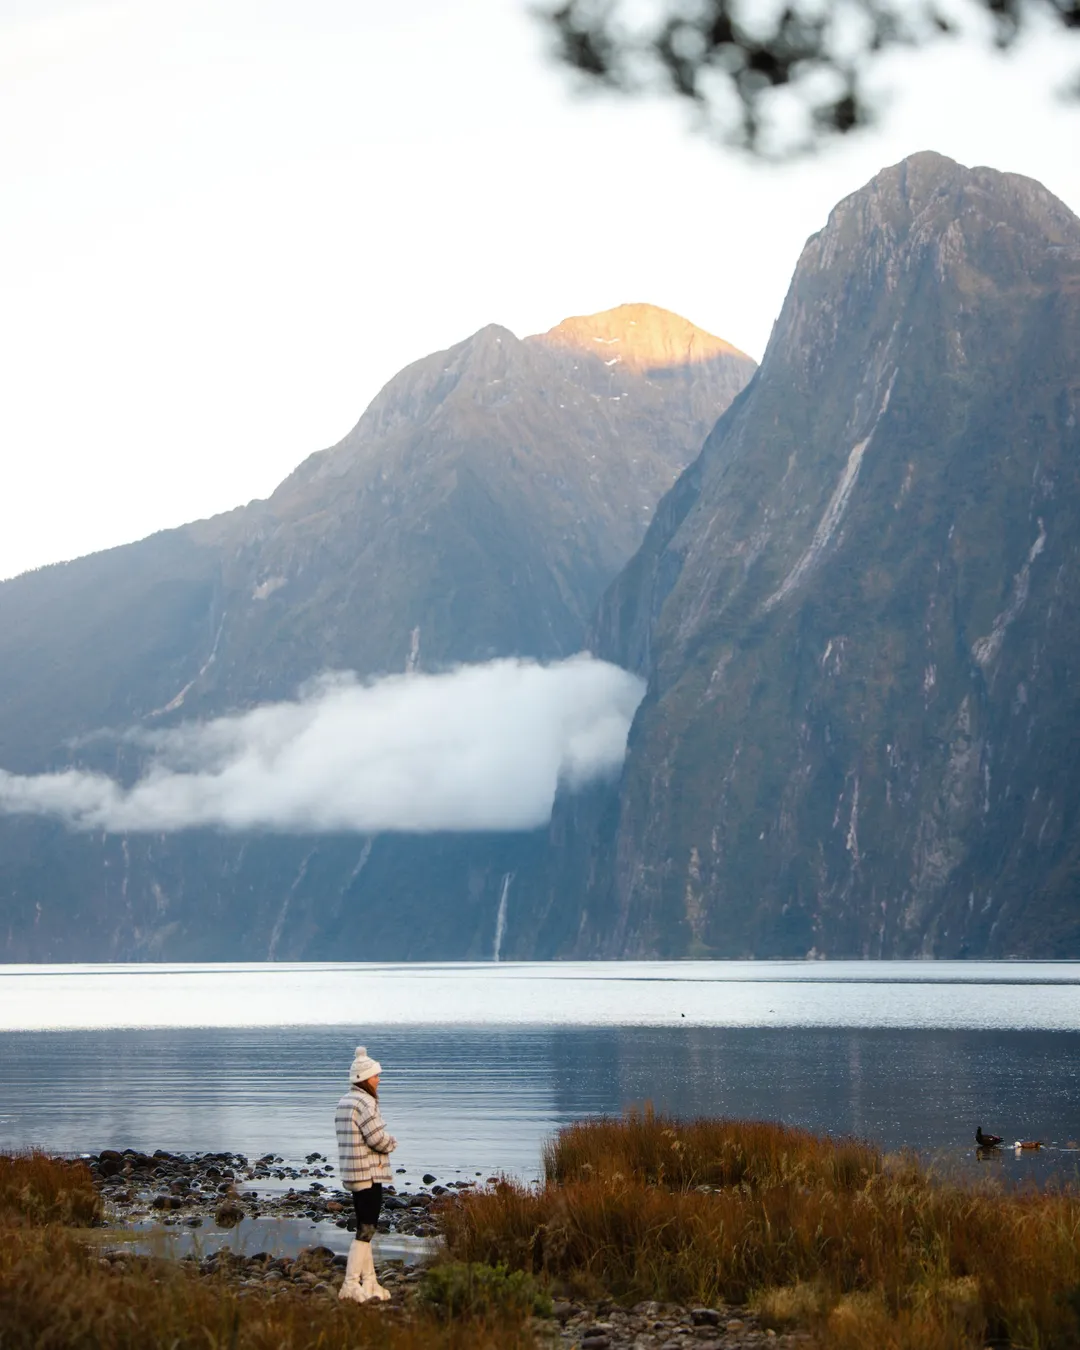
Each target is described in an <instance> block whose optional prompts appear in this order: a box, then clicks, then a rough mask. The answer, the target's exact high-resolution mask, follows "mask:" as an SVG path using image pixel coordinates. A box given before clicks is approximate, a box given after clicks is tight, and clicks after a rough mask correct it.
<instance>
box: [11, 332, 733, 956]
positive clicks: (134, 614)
mask: <svg viewBox="0 0 1080 1350" xmlns="http://www.w3.org/2000/svg"><path fill="white" fill-rule="evenodd" d="M753 369H754V365H753V362H752V361H750V359H749V358H747V357H745V356H743V355H742V354H741V353H739V352H737V351H736V350H735V349H734V348H731V347H729V346H728V345H727V344H726V343H723V342H721V341H720V340H719V339H716V338H713V337H711V336H710V335H709V334H706V333H704V332H702V331H701V330H699V329H695V328H694V327H693V325H690V324H688V323H686V322H685V321H684V320H681V319H678V318H677V317H676V316H674V315H669V314H667V313H666V312H665V311H663V310H658V309H655V308H653V307H650V306H624V307H622V308H621V309H619V310H613V311H610V312H608V313H606V314H601V315H594V316H590V317H588V318H582V319H575V320H571V321H568V323H567V324H566V325H560V327H559V328H556V329H554V330H552V333H550V334H543V335H540V336H537V337H532V338H527V339H525V340H519V339H518V338H516V337H515V336H514V335H513V334H512V333H510V332H509V331H508V330H506V329H503V328H498V327H495V326H492V327H489V328H485V329H483V330H481V331H480V332H479V333H477V334H475V335H474V336H473V337H471V338H469V339H468V340H466V341H465V342H462V343H460V344H458V345H457V346H456V347H453V348H451V349H450V350H449V351H446V352H439V353H435V354H434V355H432V356H429V357H426V358H424V359H423V360H421V361H418V362H417V363H415V364H414V365H412V366H410V367H409V368H408V369H406V370H404V371H402V372H401V373H400V374H399V375H398V376H396V377H395V378H394V379H393V380H392V381H391V382H390V383H389V384H388V385H387V386H386V388H385V389H384V390H383V391H382V392H381V393H380V394H379V396H378V397H377V398H376V399H375V400H374V402H373V403H372V404H371V406H370V407H369V408H368V410H367V411H366V412H365V413H364V415H363V417H362V418H361V419H360V421H359V422H358V424H357V426H356V427H355V428H354V429H353V431H352V432H350V433H349V435H348V436H346V437H345V439H344V440H343V441H342V442H341V443H340V444H339V445H338V446H335V447H333V448H332V449H330V450H327V451H323V452H321V453H319V454H316V455H313V456H311V457H310V458H309V459H308V460H307V461H305V462H304V463H303V464H302V465H301V466H300V467H299V468H298V469H297V471H296V472H295V473H294V474H293V475H291V476H290V478H288V479H287V480H286V481H285V482H284V483H283V484H282V485H281V486H280V488H279V489H278V490H277V491H276V492H275V493H274V495H273V496H272V497H271V498H270V499H269V500H268V501H265V502H254V503H252V504H250V505H249V506H246V507H243V508H240V509H238V510H236V511H233V512H230V513H229V514H227V515H224V516H220V517H216V518H215V519H213V520H210V521H203V522H199V523H196V524H193V525H190V526H186V527H184V528H183V529H180V530H174V531H170V532H167V533H165V534H161V535H157V536H154V537H153V538H151V539H148V540H144V541H143V542H141V543H139V544H134V545H131V546H130V547H126V548H120V549H113V550H111V551H109V552H107V553H103V554H98V555H95V556H93V557H90V558H85V559H80V560H79V561H77V562H74V563H69V564H65V565H63V566H59V567H52V568H45V569H43V570H41V571H39V572H36V573H33V574H29V575H27V576H25V577H21V578H17V579H15V580H14V581H10V582H6V583H4V584H3V585H0V767H3V768H5V769H8V770H9V771H16V772H20V773H34V772H39V771H41V770H44V769H55V768H62V767H64V766H67V765H71V764H75V765H79V766H82V767H90V768H96V769H99V770H102V771H105V772H109V773H111V774H116V775H118V776H120V777H121V778H130V777H131V776H132V775H133V774H135V773H136V772H137V770H138V761H137V758H136V752H135V751H134V750H133V749H132V748H131V747H130V746H129V745H128V744H127V743H126V742H125V741H124V740H123V737H122V736H121V735H119V734H118V733H121V732H123V730H124V729H125V728H130V727H132V726H153V727H167V726H170V725H174V724H175V723H177V722H178V721H180V720H183V719H187V718H195V717H201V716H209V715H214V714H218V713H221V712H223V711H226V710H228V709H231V708H242V707H248V706H251V705H252V704H253V703H256V702H259V701H262V700H266V699H275V698H285V697H291V696H292V695H293V694H294V693H295V691H296V689H297V686H298V685H299V684H300V683H301V682H302V681H304V680H306V679H308V678H310V677H311V676H313V675H316V674H318V673H319V672H322V671H324V670H327V669H351V670H355V671H358V672H359V673H361V674H363V675H372V674H377V673H380V672H384V671H401V670H405V669H407V668H421V669H422V668H427V669H437V668H439V667H441V666H443V665H445V664H448V663H453V662H457V661H476V660H483V659H486V658H488V657H491V656H496V655H510V654H519V655H526V656H535V657H540V658H554V657H559V656H563V655H566V654H569V653H570V652H573V651H575V650H577V649H579V648H580V647H581V646H582V644H583V641H584V636H585V631H586V624H587V621H588V618H589V616H590V614H591V612H592V611H593V609H594V607H595V603H596V600H597V599H598V597H599V595H600V594H601V593H602V591H603V589H604V587H605V586H606V585H607V584H608V583H609V582H610V581H611V579H612V578H613V577H614V575H615V574H616V573H617V571H618V569H619V568H620V567H621V566H622V565H623V564H624V563H625V562H626V561H627V559H628V558H629V557H630V555H631V554H632V552H633V550H634V549H635V548H636V547H637V545H638V543H639V542H640V541H641V538H642V536H643V535H644V532H645V529H646V527H647V525H648V522H649V520H650V518H651V515H652V511H653V508H654V507H655V504H656V502H657V500H658V499H659V498H660V496H661V495H662V494H663V493H664V492H665V491H666V490H667V489H668V487H669V486H670V485H671V483H672V482H673V481H674V480H675V478H676V477H677V476H678V474H679V472H680V471H681V470H682V468H683V467H684V466H685V465H686V464H687V463H688V462H689V461H690V460H691V459H692V458H693V457H694V456H695V455H696V454H697V452H698V451H699V449H700V445H701V442H702V440H703V439H704V437H705V435H706V434H707V433H708V431H709V430H710V429H711V427H712V426H713V424H714V423H715V421H716V418H717V417H718V416H719V414H720V413H721V412H722V411H723V410H724V408H726V407H727V405H728V404H729V403H730V401H731V399H732V398H733V397H734V396H735V394H736V393H737V392H738V391H739V390H740V389H741V388H742V387H743V386H744V385H745V384H746V382H747V381H748V380H749V378H750V377H751V375H752V373H753ZM103 728H104V729H105V730H106V732H107V733H108V732H111V733H112V734H105V735H100V734H98V733H100V732H101V731H102V729H103ZM541 845H542V835H541V836H535V837H534V836H484V837H476V836H469V837H463V836H427V837H418V836H413V837H409V838H402V837H396V836H380V837H378V838H371V839H369V838H358V837H356V836H348V835H341V836H325V835H324V836H318V837H315V836H312V837H298V836H290V837H277V838H275V837H269V836H265V835H254V834H253V835H250V836H248V835H244V836H237V835H220V834H216V833H213V832H210V831H190V832H185V833H180V834H175V835H167V836H154V837H150V836H146V835H130V836H127V837H122V836H113V835H105V836H101V835H96V836H88V835H77V834H73V833H70V832H69V831H67V830H65V829H64V827H62V826H60V825H57V824H55V823H49V822H45V821H41V820H32V819H27V818H21V817H20V818H15V817H9V818H7V819H4V820H0V956H2V957H3V958H4V959H7V960H21V959H29V960H34V959H53V960H70V959H98V958H102V959H104V958H111V959H123V958H139V957H158V958H170V957H172V958H177V959H179V958H187V959H207V958H212V957H233V958H235V957H249V958H253V959H265V958H268V957H269V958H275V957H276V958H286V957H311V956H325V957H355V956H359V955H369V956H386V957H400V958H404V957H415V956H438V957H450V956H476V955H491V954H492V952H493V951H494V945H495V927H496V920H497V913H498V902H499V898H500V896H501V895H502V892H503V888H504V885H505V884H506V883H505V878H506V877H508V876H513V875H516V874H518V873H523V872H524V871H525V870H527V869H528V868H529V867H531V866H532V865H533V856H534V854H535V853H536V851H537V849H538V848H540V847H541ZM361 916H363V924H362V925H361V924H360V923H359V922H358V920H359V919H360V917H361ZM361 930H362V931H363V934H364V938H363V945H358V943H360V941H361V939H360V938H359V936H358V934H359V933H360V932H361Z"/></svg>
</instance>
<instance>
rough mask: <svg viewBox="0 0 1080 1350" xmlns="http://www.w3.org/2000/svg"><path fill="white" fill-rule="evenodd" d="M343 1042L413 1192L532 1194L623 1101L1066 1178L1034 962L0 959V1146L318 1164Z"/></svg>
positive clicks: (1068, 975) (1058, 1057)
mask: <svg viewBox="0 0 1080 1350" xmlns="http://www.w3.org/2000/svg"><path fill="white" fill-rule="evenodd" d="M358 1042H360V1043H365V1044H367V1045H368V1047H369V1048H370V1049H371V1051H372V1052H373V1053H374V1054H375V1055H377V1056H378V1057H379V1058H380V1059H381V1060H382V1062H383V1064H384V1078H383V1085H382V1094H381V1095H382V1097H383V1107H384V1114H385V1115H386V1117H387V1120H388V1122H390V1124H391V1128H392V1129H393V1131H394V1133H395V1134H397V1136H398V1137H399V1139H400V1141H401V1143H400V1149H399V1152H398V1154H397V1155H396V1157H395V1162H396V1164H397V1165H401V1166H404V1167H405V1168H406V1169H407V1173H408V1174H409V1175H411V1176H413V1177H416V1176H417V1175H418V1174H419V1173H421V1172H423V1171H425V1170H430V1171H433V1172H435V1173H437V1174H441V1175H450V1174H455V1173H457V1172H459V1171H460V1174H461V1175H463V1176H465V1175H472V1174H474V1173H475V1172H478V1171H479V1172H482V1173H483V1174H484V1175H485V1176H486V1175H489V1174H490V1173H492V1172H497V1171H502V1170H505V1171H509V1172H515V1173H519V1174H523V1175H526V1176H530V1175H536V1173H537V1170H538V1164H539V1157H540V1150H541V1147H542V1143H543V1140H544V1138H545V1137H546V1136H548V1135H550V1134H551V1133H552V1131H553V1130H554V1129H555V1128H557V1127H558V1126H559V1125H561V1124H563V1123H565V1122H567V1121H570V1120H573V1119H576V1118H579V1117H581V1116H585V1115H589V1114H592V1113H598V1112H607V1113H611V1112H618V1111H620V1110H621V1109H622V1108H623V1107H625V1106H627V1105H631V1104H641V1103H644V1102H652V1103H653V1104H655V1106H656V1107H657V1108H663V1109H666V1110H670V1111H673V1112H676V1113H678V1114H680V1115H684V1116H689V1115H696V1114H704V1113H710V1114H726V1115H738V1116H753V1117H760V1118H769V1119H777V1120H784V1121H787V1122H789V1123H792V1124H798V1125H805V1126H809V1127H811V1128H814V1129H818V1130H827V1131H831V1132H833V1133H837V1134H854V1135H858V1136H861V1137H865V1138H869V1139H872V1140H875V1141H876V1142H878V1143H879V1144H881V1145H883V1146H884V1147H886V1148H889V1149H894V1148H901V1147H911V1148H915V1149H918V1150H919V1151H920V1152H922V1153H924V1154H927V1155H930V1156H933V1157H935V1158H937V1159H941V1160H945V1161H950V1160H951V1161H953V1162H955V1163H957V1164H958V1165H966V1161H967V1160H970V1159H971V1157H972V1142H971V1141H972V1134H973V1132H974V1129H975V1126H976V1124H982V1125H983V1126H984V1128H986V1129H988V1130H994V1131H995V1132H997V1133H999V1134H1003V1135H1005V1136H1006V1138H1007V1139H1008V1140H1010V1141H1011V1140H1012V1139H1018V1138H1027V1137H1039V1138H1042V1139H1044V1140H1046V1141H1047V1143H1048V1145H1053V1146H1054V1147H1053V1148H1052V1149H1048V1150H1047V1151H1046V1152H1044V1153H1043V1154H1041V1155H1039V1156H1038V1157H1037V1158H1036V1157H1031V1156H1027V1155H1025V1156H1024V1157H1023V1158H1022V1159H1014V1158H1013V1157H1012V1155H1011V1153H1010V1154H1008V1155H1006V1156H1005V1157H1003V1158H1002V1159H1001V1160H1000V1162H999V1164H998V1165H999V1166H1000V1167H1001V1168H1002V1169H1003V1170H1004V1171H1005V1172H1006V1174H1007V1175H1010V1176H1013V1177H1017V1178H1019V1177H1026V1176H1030V1177H1032V1178H1035V1177H1039V1178H1042V1177H1045V1176H1047V1175H1050V1174H1056V1175H1061V1176H1071V1175H1072V1172H1073V1167H1074V1161H1075V1162H1077V1163H1080V1154H1078V1153H1076V1152H1075V1151H1074V1150H1075V1141H1076V1140H1077V1139H1078V1138H1080V964H1074V963H1041V962H1031V963H1012V962H1009V963H975V962H955V963H941V962H937V963H931V962H880V963H865V962H850V963H849V962H746V963H739V962H678V963H662V962H640V963H632V962H620V963H565V964H520V965H518V964H515V965H497V964H485V965H423V966H392V965H358V964H350V965H295V966H279V965H228V966H224V965H219V966H150V965H140V966H62V967H47V966H7V967H2V968H0V1084H2V1086H0V1147H11V1146H16V1147H25V1146H28V1145H31V1144H37V1145H41V1146H44V1147H47V1148H51V1149H57V1150H63V1151H70V1152H78V1151H85V1150H97V1149H100V1148H103V1147H114V1148H124V1147H133V1148H138V1149H153V1148H165V1149H168V1150H177V1151H183V1150H196V1149H198V1150H217V1149H232V1150H239V1151H243V1152H246V1153H248V1154H250V1155H255V1154H261V1153H265V1152H268V1151H273V1152H275V1153H279V1154H281V1155H283V1156H284V1157H286V1158H294V1159H295V1158H302V1157H303V1155H304V1154H306V1153H308V1152H311V1151H315V1150H317V1151H319V1152H322V1153H327V1154H329V1155H330V1156H331V1157H332V1156H333V1131H332V1112H333V1105H334V1102H335V1100H336V1098H337V1096H338V1094H339V1092H340V1091H341V1090H342V1087H343V1081H344V1073H345V1070H346V1068H347V1065H348V1063H349V1059H350V1056H351V1051H352V1048H353V1046H354V1045H355V1044H356V1043H358Z"/></svg>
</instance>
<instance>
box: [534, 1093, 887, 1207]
mask: <svg viewBox="0 0 1080 1350" xmlns="http://www.w3.org/2000/svg"><path fill="white" fill-rule="evenodd" d="M881 1169H882V1158H881V1154H880V1153H879V1152H878V1151H877V1149H875V1148H872V1147H871V1146H870V1145H869V1144H865V1143H862V1142H860V1141H859V1140H855V1139H841V1140H833V1139H827V1138H822V1137H821V1136H819V1135H815V1134H811V1133H810V1131H809V1130H799V1129H795V1128H794V1127H793V1126H790V1125H778V1124H776V1123H774V1122H769V1121H757V1120H708V1119H706V1120H690V1121H677V1120H674V1119H671V1118H670V1117H667V1116H662V1115H656V1114H655V1112H653V1111H652V1110H651V1109H649V1108H646V1109H645V1110H644V1111H640V1112H639V1111H628V1112H627V1113H626V1115H625V1116H624V1117H623V1118H622V1119H621V1120H612V1119H610V1118H608V1117H603V1118H600V1119H597V1120H585V1121H579V1122H578V1123H577V1124H574V1125H568V1126H567V1127H566V1128H565V1129H563V1130H561V1131H560V1132H559V1134H558V1135H557V1136H556V1137H555V1138H554V1139H553V1140H551V1142H550V1143H549V1144H548V1145H547V1147H546V1148H545V1149H544V1174H545V1176H546V1177H547V1179H548V1180H549V1181H553V1182H557V1183H562V1182H568V1181H590V1180H593V1181H594V1180H603V1179H608V1180H610V1179H611V1178H614V1177H619V1176H622V1177H631V1178H633V1179H634V1180H636V1181H642V1182H645V1183H647V1184H648V1185H653V1186H666V1187H669V1188H671V1189H673V1190H686V1189H688V1188H689V1187H693V1186H749V1187H752V1188H754V1189H755V1190H759V1189H762V1188H764V1187H767V1186H776V1185H787V1184H789V1183H790V1184H794V1185H801V1186H826V1187H828V1188H829V1189H831V1190H850V1189H852V1188H853V1187H858V1186H862V1185H864V1184H865V1183H866V1181H867V1179H868V1178H869V1177H871V1176H874V1175H876V1174H877V1173H878V1172H880V1171H881Z"/></svg>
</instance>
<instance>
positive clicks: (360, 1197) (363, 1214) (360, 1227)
mask: <svg viewBox="0 0 1080 1350" xmlns="http://www.w3.org/2000/svg"><path fill="white" fill-rule="evenodd" d="M352 1202H353V1209H354V1210H355V1211H356V1236H357V1238H358V1239H359V1241H361V1242H370V1241H371V1239H372V1238H373V1237H374V1236H375V1225H376V1224H377V1223H378V1222H379V1211H380V1210H381V1209H382V1182H381V1181H373V1182H372V1184H371V1185H370V1186H365V1187H364V1189H363V1190H362V1191H353V1193H352Z"/></svg>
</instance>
